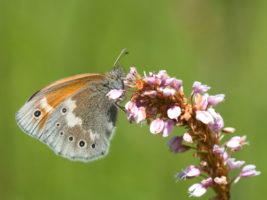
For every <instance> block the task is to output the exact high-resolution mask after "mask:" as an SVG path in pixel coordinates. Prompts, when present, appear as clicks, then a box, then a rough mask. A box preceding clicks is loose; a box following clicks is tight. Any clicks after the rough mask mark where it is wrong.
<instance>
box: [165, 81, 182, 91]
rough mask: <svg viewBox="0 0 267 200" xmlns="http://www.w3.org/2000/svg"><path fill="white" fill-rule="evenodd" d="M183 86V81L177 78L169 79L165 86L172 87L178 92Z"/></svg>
mask: <svg viewBox="0 0 267 200" xmlns="http://www.w3.org/2000/svg"><path fill="white" fill-rule="evenodd" d="M182 85H183V81H182V80H179V79H176V78H168V79H167V80H166V82H165V86H171V87H172V88H173V89H175V90H176V91H178V90H179V89H180V88H181V87H182Z"/></svg>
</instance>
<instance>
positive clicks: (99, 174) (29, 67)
mask: <svg viewBox="0 0 267 200" xmlns="http://www.w3.org/2000/svg"><path fill="white" fill-rule="evenodd" d="M266 9H267V2H266V1H264V0H262V1H249V0H242V1H238V0H178V1H175V0H164V1H155V0H154V1H152V0H134V1H130V0H112V1H103V0H99V1H96V0H95V1H93V0H75V1H73V0H46V1H36V0H12V1H11V0H0V84H1V86H0V88H1V98H0V105H1V110H0V117H1V118H0V124H1V126H0V128H1V129H0V131H1V132H0V158H1V159H0V199H3V200H32V199H33V200H35V199H40V200H47V199H50V200H54V199H65V200H69V199H94V200H103V199H108V200H125V199H127V200H147V199H153V200H161V199H188V198H189V197H188V194H187V189H188V187H189V186H190V185H192V184H193V183H195V182H199V181H200V179H196V180H188V181H180V182H178V183H175V179H174V178H173V175H174V174H175V173H176V172H178V171H180V170H181V169H182V168H184V167H186V166H187V165H189V164H192V163H195V164H196V163H197V159H193V158H192V152H187V153H185V154H181V155H174V154H171V153H170V152H169V151H168V147H167V146H166V141H167V139H165V138H162V137H160V136H153V135H152V134H150V133H149V127H148V126H147V125H144V126H143V127H141V126H140V125H136V124H129V123H128V122H127V119H126V117H125V115H124V113H122V112H120V115H119V119H118V123H117V131H116V135H115V137H114V138H113V140H112V143H111V150H110V153H109V155H108V156H107V157H106V158H104V159H101V160H98V161H95V162H92V163H79V162H71V161H69V160H67V159H64V158H61V157H58V156H56V155H55V154H54V153H53V152H52V151H51V150H50V149H48V148H47V147H46V145H44V144H42V143H40V142H39V141H37V140H35V139H33V138H31V137H29V136H27V135H26V134H24V133H23V132H22V131H21V130H20V129H19V128H18V126H17V125H16V122H15V119H14V116H15V112H16V111H17V110H18V109H19V108H20V107H21V106H22V105H23V104H24V102H25V101H26V99H27V98H28V97H30V96H31V95H32V94H33V93H34V92H35V91H36V90H38V89H40V88H41V87H43V86H44V85H46V84H48V83H50V82H52V81H54V80H57V79H60V78H63V77H66V76H70V75H75V74H80V73H86V72H106V71H109V70H111V68H112V64H113V62H114V61H115V59H116V57H117V55H118V53H119V52H120V51H121V49H123V48H125V47H127V48H128V50H129V51H130V54H129V56H127V57H126V58H124V59H123V60H122V63H123V65H124V66H125V69H126V70H127V71H128V69H129V67H130V66H133V65H134V66H136V67H137V69H138V70H139V71H140V72H142V71H143V70H146V71H156V72H157V71H158V70H160V69H166V70H167V71H168V73H169V74H170V75H172V76H175V77H177V78H180V79H182V80H183V81H184V89H185V92H186V93H187V94H188V95H189V94H190V92H191V86H192V83H193V81H195V80H198V81H201V82H203V83H205V84H208V85H210V86H211V87H212V90H211V91H210V93H211V94H217V93H225V94H226V101H225V102H224V103H222V104H220V105H219V106H217V108H216V109H217V111H218V112H220V113H221V114H222V116H223V117H224V120H225V125H226V126H233V127H235V128H236V129H237V133H236V134H238V135H247V136H248V140H249V142H250V145H249V146H246V147H244V149H243V150H242V151H240V152H238V153H236V154H235V156H236V157H237V158H238V159H239V160H246V163H247V164H252V163H255V164H256V165H257V169H258V170H260V171H261V172H262V174H261V175H260V176H258V177H254V178H251V179H242V180H240V182H239V183H238V184H237V185H235V186H234V187H233V188H232V192H231V195H232V199H242V200H243V199H264V197H266V195H267V191H266V181H267V180H266V172H267V169H266V167H267V159H266V150H267V149H266V146H267V145H266V141H267V132H266V119H267V117H266V112H267V107H266V102H267V101H266V100H267V98H266V97H267V93H266V86H267V79H266V75H267V55H266V50H267V48H266V46H267V26H266V20H267V12H266ZM183 132H184V130H183V129H179V128H177V129H176V130H175V131H174V133H173V134H176V135H179V134H182V133H183ZM210 196H212V192H211V190H209V193H208V194H206V195H205V196H204V197H202V198H200V199H207V198H208V197H210Z"/></svg>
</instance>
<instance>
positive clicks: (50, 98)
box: [38, 74, 104, 129]
mask: <svg viewBox="0 0 267 200" xmlns="http://www.w3.org/2000/svg"><path fill="white" fill-rule="evenodd" d="M78 76H80V75H77V76H74V77H78ZM85 77H86V76H83V77H82V78H78V79H74V80H73V79H70V78H66V79H64V80H67V79H68V80H71V81H67V82H66V81H65V82H63V79H62V80H60V81H56V82H57V84H60V83H63V84H62V85H60V86H58V87H56V88H55V89H54V90H53V88H51V87H52V86H51V85H52V84H54V83H52V84H50V85H48V86H47V87H45V88H43V89H42V90H40V91H39V92H42V91H44V90H47V89H49V88H51V91H49V92H48V93H47V94H46V95H45V96H44V97H43V98H46V101H47V104H48V105H49V106H51V107H52V108H53V110H54V109H55V108H56V107H57V106H58V105H59V104H61V103H62V102H63V101H64V100H66V99H67V98H68V97H70V96H71V95H73V94H74V93H75V92H77V91H78V90H79V89H81V88H82V87H84V86H85V85H87V84H88V83H89V82H90V81H93V80H100V79H103V78H104V75H102V74H97V75H95V76H93V75H92V74H90V76H87V77H86V78H85ZM56 82H55V83H56ZM53 86H55V84H54V85H53ZM39 92H38V93H39ZM53 110H51V111H49V112H48V113H44V115H43V118H42V121H41V122H40V125H39V129H43V127H44V126H45V124H46V121H47V118H48V117H49V115H50V113H51V112H52V111H53Z"/></svg>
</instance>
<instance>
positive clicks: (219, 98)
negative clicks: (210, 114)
mask: <svg viewBox="0 0 267 200" xmlns="http://www.w3.org/2000/svg"><path fill="white" fill-rule="evenodd" d="M224 97H225V95H224V94H217V95H214V96H209V97H208V103H209V105H211V106H216V105H217V104H218V103H220V102H222V101H223V100H224Z"/></svg>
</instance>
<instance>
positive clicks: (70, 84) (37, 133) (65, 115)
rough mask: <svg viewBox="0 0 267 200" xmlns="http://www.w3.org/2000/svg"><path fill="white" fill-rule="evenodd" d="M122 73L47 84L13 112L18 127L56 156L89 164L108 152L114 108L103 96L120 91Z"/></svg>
mask: <svg viewBox="0 0 267 200" xmlns="http://www.w3.org/2000/svg"><path fill="white" fill-rule="evenodd" d="M123 76H124V71H123V69H122V68H116V69H114V70H113V71H111V72H109V73H106V74H82V75H77V76H73V77H68V78H65V79H62V80H59V81H56V82H53V83H51V84H49V85H48V86H46V87H44V88H43V89H41V90H39V91H38V92H36V93H35V94H34V95H32V97H30V99H29V100H28V101H27V102H26V103H25V105H24V106H22V108H21V109H20V110H19V111H18V112H17V113H16V120H17V123H18V125H19V126H20V128H21V129H22V130H23V131H24V132H26V133H27V134H29V135H31V136H32V137H35V138H37V139H38V140H40V141H41V142H43V143H45V144H47V145H48V146H49V147H50V148H51V149H52V150H54V152H55V153H56V154H58V155H61V156H63V157H66V158H68V159H71V160H80V161H85V162H86V161H91V160H95V159H97V158H100V157H103V156H104V155H106V154H107V152H108V150H109V144H110V140H111V138H112V134H113V132H114V129H115V123H116V118H117V106H116V104H115V103H114V102H111V101H110V100H109V99H108V98H107V96H106V94H107V93H108V92H109V91H110V90H112V89H123V87H124V85H123Z"/></svg>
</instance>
